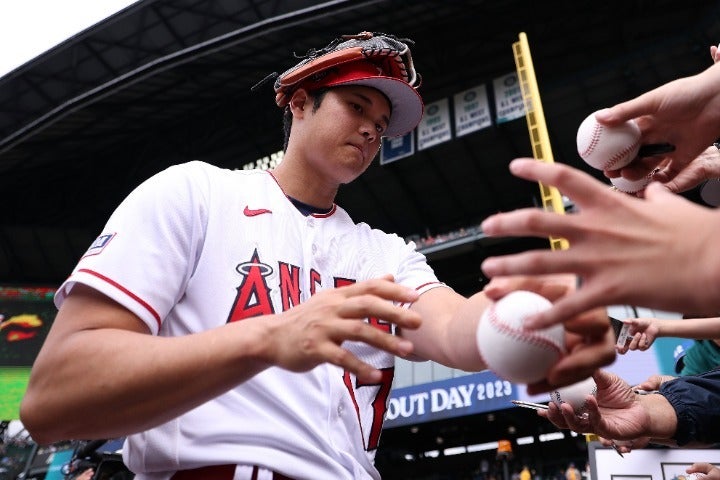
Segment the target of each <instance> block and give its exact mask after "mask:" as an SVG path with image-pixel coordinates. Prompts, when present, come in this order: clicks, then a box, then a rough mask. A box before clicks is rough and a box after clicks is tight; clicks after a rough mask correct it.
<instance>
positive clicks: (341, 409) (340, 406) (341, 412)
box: [337, 404, 344, 417]
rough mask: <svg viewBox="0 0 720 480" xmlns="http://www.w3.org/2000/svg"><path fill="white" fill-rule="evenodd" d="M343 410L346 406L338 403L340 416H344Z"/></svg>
mask: <svg viewBox="0 0 720 480" xmlns="http://www.w3.org/2000/svg"><path fill="white" fill-rule="evenodd" d="M343 411H344V408H343V406H342V404H340V405H338V408H337V412H338V417H342V414H343Z"/></svg>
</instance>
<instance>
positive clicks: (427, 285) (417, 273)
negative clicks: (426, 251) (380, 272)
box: [395, 236, 450, 307]
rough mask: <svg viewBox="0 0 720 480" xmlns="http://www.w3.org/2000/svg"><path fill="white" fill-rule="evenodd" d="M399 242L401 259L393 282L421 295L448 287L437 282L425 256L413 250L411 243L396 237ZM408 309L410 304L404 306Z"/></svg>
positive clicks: (399, 256)
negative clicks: (434, 289) (438, 288)
mask: <svg viewBox="0 0 720 480" xmlns="http://www.w3.org/2000/svg"><path fill="white" fill-rule="evenodd" d="M396 239H397V241H398V242H399V255H398V258H400V259H401V261H400V263H399V266H398V273H397V275H396V278H395V281H396V282H398V283H400V284H402V285H405V286H406V287H409V288H414V289H415V290H417V291H418V293H420V294H422V293H425V292H427V291H428V290H431V289H433V288H437V287H445V288H450V287H448V286H447V285H446V284H445V283H443V282H441V281H440V280H438V278H437V275H435V271H434V270H433V269H432V267H431V266H430V265H429V264H428V263H427V259H426V258H425V255H423V254H422V253H420V252H418V251H417V250H415V244H414V243H413V242H410V243H406V242H405V241H404V240H403V239H402V238H400V237H397V236H396ZM404 306H406V307H409V306H410V304H404Z"/></svg>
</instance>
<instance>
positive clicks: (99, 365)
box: [21, 320, 266, 443]
mask: <svg viewBox="0 0 720 480" xmlns="http://www.w3.org/2000/svg"><path fill="white" fill-rule="evenodd" d="M243 323H244V325H243V327H244V328H242V331H240V330H241V329H240V328H238V325H236V324H230V325H227V326H225V327H221V328H218V329H215V330H212V331H207V332H203V333H199V334H196V335H189V336H183V337H175V338H161V337H154V336H151V335H147V334H141V333H135V332H128V331H122V330H86V331H80V332H76V333H74V334H72V335H71V336H68V337H67V338H63V339H62V342H61V343H62V344H60V343H58V344H56V345H55V348H53V349H52V351H53V352H54V353H53V354H52V356H41V357H39V358H38V361H37V363H36V365H35V367H34V369H33V374H32V378H31V381H30V385H29V387H28V391H27V394H26V396H25V398H24V400H23V404H22V408H21V416H22V420H23V422H24V424H25V426H26V428H28V430H29V431H30V432H31V434H32V436H33V438H34V439H35V440H36V441H37V442H39V443H49V442H53V441H57V440H62V439H71V438H82V439H90V438H115V437H120V436H124V435H127V434H130V433H134V432H138V431H141V430H145V429H147V428H149V427H152V426H156V425H159V424H161V423H163V422H166V421H169V420H171V419H173V418H175V417H177V416H178V415H179V414H181V413H183V412H186V411H188V410H190V409H192V408H194V407H196V406H198V405H200V404H202V403H204V402H205V401H207V400H209V399H211V398H213V397H215V396H217V395H219V394H221V393H223V392H225V391H227V390H229V389H230V388H232V387H233V386H235V385H237V384H239V383H241V382H243V381H244V380H246V379H248V378H250V377H252V376H253V375H255V374H256V373H257V372H259V371H261V370H262V369H264V368H266V365H264V364H263V363H262V362H260V361H258V360H257V358H256V357H254V356H253V352H255V351H256V350H255V348H256V346H257V345H258V344H259V343H260V339H261V338H262V337H263V326H262V322H255V325H252V324H251V320H248V321H247V322H243ZM252 339H255V340H256V341H257V343H255V346H254V345H253V343H252V341H253V340H252ZM128 352H133V353H132V354H128Z"/></svg>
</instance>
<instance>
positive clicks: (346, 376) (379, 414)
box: [343, 367, 395, 451]
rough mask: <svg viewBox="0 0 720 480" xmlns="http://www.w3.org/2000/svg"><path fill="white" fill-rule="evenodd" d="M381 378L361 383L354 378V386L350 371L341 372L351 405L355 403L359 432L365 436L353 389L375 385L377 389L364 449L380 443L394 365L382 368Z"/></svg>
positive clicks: (376, 446)
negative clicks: (373, 381) (372, 381)
mask: <svg viewBox="0 0 720 480" xmlns="http://www.w3.org/2000/svg"><path fill="white" fill-rule="evenodd" d="M380 371H381V372H382V379H381V380H380V383H361V382H360V381H358V380H357V377H356V378H355V387H353V385H352V379H351V376H350V372H348V371H347V370H345V372H344V373H343V382H344V383H345V387H347V389H348V392H350V398H352V401H353V405H355V413H357V416H358V422H359V423H360V433H361V434H362V436H363V439H364V438H365V433H364V432H363V425H362V421H361V420H360V408H359V407H358V402H357V399H356V398H355V389H358V388H362V387H377V386H379V388H378V391H377V394H376V395H375V398H374V399H373V401H372V411H373V419H372V425H370V435H368V443H367V445H365V450H368V451H370V450H375V449H377V448H378V445H379V444H380V432H381V431H382V426H383V420H384V419H385V411H386V410H387V400H388V396H389V395H390V387H392V382H393V377H394V376H395V367H389V368H383V369H381V370H380Z"/></svg>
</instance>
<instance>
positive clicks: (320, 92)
mask: <svg viewBox="0 0 720 480" xmlns="http://www.w3.org/2000/svg"><path fill="white" fill-rule="evenodd" d="M331 88H332V87H323V88H318V89H317V90H315V91H313V92H308V95H310V96H312V98H313V108H312V112H313V113H315V112H316V111H317V109H318V108H320V104H322V101H323V98H325V94H326V93H327V92H328V91H330V89H331ZM292 121H293V115H292V112H291V111H290V105H289V104H288V105H285V108H284V109H283V134H284V140H283V152H286V151H287V147H288V142H289V141H290V129H291V128H292Z"/></svg>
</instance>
